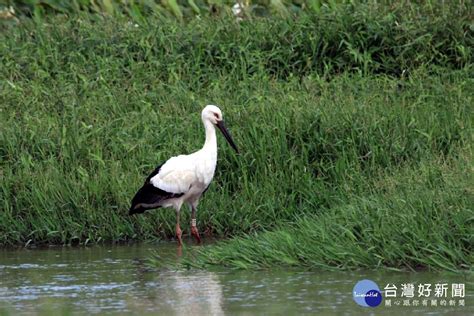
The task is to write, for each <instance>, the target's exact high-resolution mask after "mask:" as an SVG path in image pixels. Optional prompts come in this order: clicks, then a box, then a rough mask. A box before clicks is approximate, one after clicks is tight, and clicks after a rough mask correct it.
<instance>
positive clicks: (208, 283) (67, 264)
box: [0, 244, 474, 315]
mask: <svg viewBox="0 0 474 316" xmlns="http://www.w3.org/2000/svg"><path fill="white" fill-rule="evenodd" d="M152 252H157V253H159V255H160V256H161V257H172V258H174V257H176V255H177V254H176V245H175V244H160V245H132V246H95V247H84V248H72V247H58V248H48V249H31V250H27V249H19V250H0V314H2V312H3V313H7V314H8V313H9V314H14V315H17V314H38V313H40V314H41V313H43V314H48V315H50V314H51V312H52V311H53V312H55V313H56V314H71V313H72V314H101V315H102V314H106V313H120V314H157V313H159V314H161V315H183V314H194V315H213V314H214V315H222V314H247V315H250V314H262V313H265V314H280V315H281V314H288V315H293V314H295V315H296V314H305V313H306V314H316V313H318V314H322V313H323V314H326V315H336V314H337V315H341V314H347V315H349V314H370V313H373V314H374V315H375V314H377V315H379V314H393V315H400V313H403V312H404V313H409V314H413V313H415V312H423V313H424V314H432V315H445V314H450V315H469V314H470V315H474V309H473V305H474V304H473V303H474V300H473V299H472V298H473V294H474V287H473V282H472V281H473V280H472V276H469V275H468V276H466V275H461V274H450V273H431V272H417V273H400V272H387V271H378V272H374V271H365V272H361V271H357V272H327V271H295V270H281V269H278V270H273V271H232V270H225V269H221V270H219V271H212V272H207V271H170V270H158V269H150V268H149V267H148V266H147V264H146V259H147V258H148V257H149V256H150V254H151V253H152ZM362 279H371V280H373V281H375V282H376V283H377V284H378V285H379V286H380V287H381V290H382V291H383V287H385V285H386V284H387V283H395V284H396V285H397V286H398V287H400V286H401V285H400V284H401V283H410V282H411V283H414V284H415V286H416V285H417V284H419V283H432V284H433V285H432V287H434V284H435V283H448V284H449V286H451V283H465V294H466V297H465V298H464V304H465V305H466V306H464V307H463V306H451V307H450V306H449V300H450V298H451V294H452V293H451V288H449V289H448V293H447V295H448V298H446V302H447V305H448V306H439V304H440V299H438V306H436V307H435V306H427V307H423V306H421V304H422V301H421V299H420V301H419V305H420V306H416V307H415V306H391V307H388V306H385V302H384V301H383V302H382V304H381V305H380V306H378V307H376V308H366V307H360V306H358V305H357V304H356V303H355V302H354V301H353V299H352V290H353V287H354V285H355V284H356V282H357V281H359V280H362ZM398 296H400V291H399V294H398ZM416 296H417V290H415V298H414V299H416ZM431 299H434V295H433V293H432V294H431ZM392 300H393V299H392ZM398 300H400V297H398ZM412 300H413V299H412ZM459 301H460V299H459V298H456V299H455V302H456V305H458V304H459ZM401 304H403V303H402V301H401ZM412 304H413V302H412Z"/></svg>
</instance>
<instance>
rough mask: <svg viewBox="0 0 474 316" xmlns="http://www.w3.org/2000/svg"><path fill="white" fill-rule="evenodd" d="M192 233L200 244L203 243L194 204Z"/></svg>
mask: <svg viewBox="0 0 474 316" xmlns="http://www.w3.org/2000/svg"><path fill="white" fill-rule="evenodd" d="M191 235H193V237H194V239H196V242H197V243H198V244H200V243H201V237H200V236H199V231H198V229H197V226H196V208H195V207H194V206H192V211H191Z"/></svg>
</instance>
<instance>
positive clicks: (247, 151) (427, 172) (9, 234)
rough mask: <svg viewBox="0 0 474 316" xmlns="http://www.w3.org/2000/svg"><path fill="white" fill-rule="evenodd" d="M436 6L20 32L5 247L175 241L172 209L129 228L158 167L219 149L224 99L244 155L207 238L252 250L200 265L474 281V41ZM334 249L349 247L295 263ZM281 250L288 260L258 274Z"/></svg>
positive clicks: (222, 172) (7, 29) (81, 22)
mask: <svg viewBox="0 0 474 316" xmlns="http://www.w3.org/2000/svg"><path fill="white" fill-rule="evenodd" d="M433 10H434V11H433V12H431V11H429V8H427V7H408V8H407V9H406V11H403V10H402V9H401V8H395V9H394V10H390V8H384V7H379V6H376V7H371V6H365V5H360V6H359V7H354V6H341V7H340V8H339V9H337V10H334V11H324V12H321V13H320V14H318V15H314V16H301V17H300V18H298V19H294V20H290V19H255V20H252V21H244V22H242V23H235V22H234V21H233V20H232V19H228V18H225V17H224V18H213V19H201V20H193V21H189V23H186V24H183V23H179V22H176V21H175V20H166V19H163V18H160V19H158V18H156V19H154V18H149V19H146V20H144V22H143V23H141V24H139V25H138V27H135V26H134V25H133V24H130V23H129V21H128V20H127V19H126V18H124V17H117V18H115V19H111V18H108V17H102V16H99V15H92V16H85V15H78V16H72V17H66V16H62V15H58V16H47V17H45V19H44V20H41V21H40V20H38V19H36V20H27V19H20V22H19V24H15V25H11V24H5V25H2V26H1V27H2V29H3V30H4V32H2V33H0V64H1V65H2V66H1V67H0V176H1V178H2V182H1V183H0V198H1V199H0V208H1V212H0V244H2V245H15V244H26V243H37V244H39V243H59V244H69V243H89V242H99V241H124V240H152V239H156V238H167V237H170V236H172V235H173V231H174V223H175V214H174V211H172V210H166V209H161V210H158V211H155V212H150V213H147V214H145V215H144V216H137V217H129V216H128V215H127V210H128V207H129V201H130V198H131V197H132V196H133V194H134V193H135V191H136V190H137V189H138V187H139V186H140V185H141V184H142V181H143V178H144V177H145V176H146V175H147V174H148V173H149V172H150V171H151V170H153V168H154V167H155V165H157V164H158V163H160V162H163V161H164V160H166V159H167V158H169V157H170V156H172V155H176V154H180V153H186V152H192V151H194V150H197V149H199V148H200V147H201V146H202V143H203V140H204V131H203V128H202V126H201V125H202V123H201V121H200V111H201V109H202V107H203V106H204V105H205V104H209V103H211V104H212V103H213V104H218V105H220V106H221V108H222V109H223V112H224V116H225V118H226V121H227V122H228V126H229V127H230V129H231V131H232V134H233V136H234V138H235V140H236V142H237V145H238V146H239V148H240V149H241V152H242V153H241V155H239V156H236V155H235V154H234V153H233V152H232V149H231V148H229V146H227V145H226V144H225V143H224V142H223V141H222V139H220V145H221V146H220V156H219V162H218V170H217V172H216V177H215V181H214V182H213V184H212V186H211V189H210V190H209V191H208V192H206V194H205V196H204V198H203V200H202V202H201V204H200V207H199V210H198V226H199V228H200V230H201V231H205V230H206V231H208V232H210V233H212V234H213V235H214V236H217V237H231V236H241V237H242V238H241V239H240V238H239V239H236V240H235V241H233V240H232V241H229V242H226V243H225V244H224V246H219V245H218V246H216V247H213V248H210V249H209V252H208V254H207V255H206V254H203V257H202V259H197V261H196V264H197V265H204V266H205V265H208V264H212V263H216V262H217V263H218V264H221V263H225V264H228V265H232V266H238V265H242V266H249V267H250V266H260V267H264V266H270V265H273V264H285V262H284V261H287V262H286V264H288V265H307V266H314V265H322V266H332V267H339V268H346V267H354V266H377V265H386V266H395V267H397V266H403V265H405V266H409V267H418V266H428V267H437V268H446V269H454V268H455V267H457V268H465V267H466V266H467V265H468V262H469V260H471V262H472V257H470V256H471V251H472V249H471V247H472V246H471V244H472V217H473V216H472V215H473V214H472V209H471V208H470V205H471V204H472V203H469V202H470V201H469V199H471V198H472V191H470V189H469V182H468V181H467V180H465V179H464V178H463V176H466V174H464V173H468V171H472V163H470V160H469V158H471V157H472V152H471V151H472V148H471V144H472V117H473V116H472V104H473V95H474V88H473V87H474V85H473V84H474V82H473V81H474V79H473V76H472V47H473V45H472V39H473V37H472V32H473V31H472V25H470V24H469V19H468V17H469V15H468V13H467V12H468V11H466V10H467V9H466V8H465V7H463V6H462V5H457V6H452V7H447V8H446V10H445V11H443V12H444V13H443V14H438V13H439V12H438V11H436V10H437V8H434V9H433ZM459 166H464V169H462V170H465V171H466V172H460V171H459V170H460V168H459ZM418 176H420V180H417V177H418ZM452 179H454V180H452ZM405 180H406V182H405ZM451 180H452V181H451ZM437 181H438V182H437ZM382 188H386V189H387V190H389V189H390V190H391V191H388V192H384V191H383V190H382ZM443 209H447V210H449V211H443ZM183 213H184V214H183V215H184V216H183V222H182V225H183V226H184V225H185V223H187V222H189V213H188V212H183ZM417 214H418V216H416V215H417ZM411 218H414V220H415V222H414V223H415V224H416V225H418V226H416V227H417V228H416V230H415V231H414V232H413V233H411V232H410V231H409V230H408V229H409V228H410V226H408V225H409V223H410V221H409V220H410V219H411ZM396 223H400V225H395V224H396ZM357 224H359V226H360V227H359V228H357V227H358V226H357ZM415 224H414V225H415ZM377 225H380V226H377ZM436 225H438V226H439V227H440V231H434V232H433V234H432V235H429V234H427V233H426V232H427V231H428V230H430V229H432V228H433V227H436ZM375 228H377V229H375ZM404 229H405V230H404ZM296 231H301V235H302V236H301V238H300V239H299V240H296V239H295V237H296ZM346 232H347V233H346ZM357 232H359V234H361V235H360V236H359V235H356V233H357ZM246 234H250V235H246ZM254 234H258V235H254ZM345 234H347V235H345ZM351 234H352V235H353V236H351ZM249 236H250V237H249ZM285 236H290V237H291V238H289V239H288V241H287V242H286V243H282V242H281V240H282V239H284V238H285ZM317 236H321V238H323V237H324V238H329V239H330V237H338V236H340V238H341V239H340V240H339V239H337V238H332V241H331V242H328V243H327V245H326V244H321V243H319V244H315V245H319V246H320V247H315V246H313V248H312V249H310V248H307V249H308V251H307V257H302V256H301V251H304V248H301V249H299V250H298V251H300V252H293V250H291V249H294V248H295V247H297V246H298V245H299V244H298V243H299V242H300V240H301V242H302V243H311V242H312V241H313V240H315V239H317ZM390 236H393V239H394V241H393V243H390V240H391V239H390V238H391V237H390ZM449 236H451V237H450V238H448V237H449ZM354 237H356V238H354ZM318 238H319V237H318ZM397 238H398V239H397ZM265 243H269V244H271V247H273V248H271V247H270V249H273V250H274V253H272V254H269V258H266V257H264V258H263V259H255V258H253V257H255V256H254V255H256V254H259V253H260V252H261V251H262V249H265V247H267V246H266V244H265ZM236 245H239V247H240V245H242V247H243V249H244V250H243V251H242V254H244V253H246V255H247V256H251V258H252V259H253V260H254V261H249V262H247V261H246V260H244V259H242V258H240V257H238V256H237V257H232V256H231V254H230V253H228V252H227V251H231V250H235V247H236ZM278 247H280V248H278ZM292 247H293V248H292ZM423 247H424V248H426V249H423ZM247 248H248V251H249V252H245V249H247ZM227 249H228V250H227ZM207 251H208V248H204V249H203V252H207ZM431 252H434V253H435V255H432V256H430V257H429V258H428V256H427V254H429V253H431ZM234 253H235V251H234ZM294 254H297V255H296V256H295V255H294ZM279 257H281V259H278V258H279ZM226 258H227V259H229V262H228V263H227V261H226V260H224V259H226ZM200 260H202V261H200Z"/></svg>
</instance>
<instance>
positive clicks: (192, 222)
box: [191, 218, 196, 227]
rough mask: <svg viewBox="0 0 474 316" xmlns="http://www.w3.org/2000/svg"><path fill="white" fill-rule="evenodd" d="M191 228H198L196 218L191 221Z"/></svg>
mask: <svg viewBox="0 0 474 316" xmlns="http://www.w3.org/2000/svg"><path fill="white" fill-rule="evenodd" d="M191 226H192V227H196V219H195V218H192V219H191Z"/></svg>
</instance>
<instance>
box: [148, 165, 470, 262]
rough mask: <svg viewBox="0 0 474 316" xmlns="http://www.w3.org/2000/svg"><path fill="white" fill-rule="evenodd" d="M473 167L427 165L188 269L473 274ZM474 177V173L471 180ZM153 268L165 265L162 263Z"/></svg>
mask: <svg viewBox="0 0 474 316" xmlns="http://www.w3.org/2000/svg"><path fill="white" fill-rule="evenodd" d="M471 161H472V156H471V157H462V158H458V159H456V160H453V161H424V160H423V161H422V162H420V163H419V164H417V165H416V166H413V167H409V168H403V169H402V170H401V171H398V172H395V173H391V174H386V175H383V176H381V177H379V178H377V180H375V181H371V180H369V181H368V183H367V184H366V185H363V186H365V187H366V188H367V193H366V194H364V195H347V196H346V197H345V199H346V201H344V202H343V203H341V204H339V205H336V206H333V207H330V208H326V209H324V210H323V211H321V212H320V214H318V215H309V216H304V217H301V218H299V219H297V220H296V222H295V223H292V224H291V225H283V226H282V227H279V228H277V229H275V230H274V231H265V232H261V233H257V234H251V235H247V236H245V237H239V238H234V239H230V240H228V241H221V242H219V243H218V244H216V245H212V246H207V247H205V248H202V249H200V250H199V251H198V252H197V253H193V254H192V255H191V254H190V255H187V256H185V259H184V260H183V262H182V263H181V265H182V266H183V267H198V268H210V267H212V266H224V267H231V268H239V269H250V268H251V269H262V268H271V267H274V266H287V267H307V268H324V269H349V268H360V267H362V268H382V267H385V268H397V269H399V268H401V269H403V268H406V269H410V270H418V269H423V268H430V269H434V270H450V271H458V270H459V269H472V264H473V262H474V257H473V254H472V250H473V244H474V233H473V232H474V217H473V215H474V212H473V210H472V205H474V204H473V202H474V199H473V196H472V193H473V192H472V186H471V187H469V186H470V184H472V183H473V177H472V165H470V162H471ZM468 170H470V171H471V172H470V173H469V172H466V171H468ZM152 262H153V264H155V265H159V264H162V263H161V262H160V259H158V258H156V259H154V260H153V261H152Z"/></svg>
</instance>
